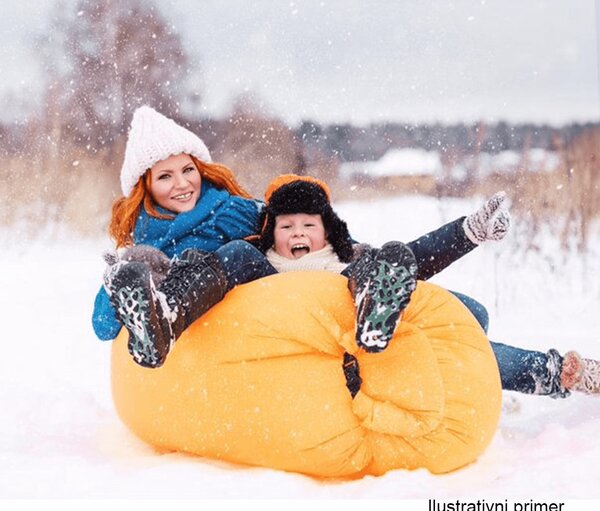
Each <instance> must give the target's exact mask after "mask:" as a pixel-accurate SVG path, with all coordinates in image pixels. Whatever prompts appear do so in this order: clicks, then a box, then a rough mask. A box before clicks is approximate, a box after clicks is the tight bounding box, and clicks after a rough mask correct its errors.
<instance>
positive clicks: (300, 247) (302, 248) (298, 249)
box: [290, 243, 310, 259]
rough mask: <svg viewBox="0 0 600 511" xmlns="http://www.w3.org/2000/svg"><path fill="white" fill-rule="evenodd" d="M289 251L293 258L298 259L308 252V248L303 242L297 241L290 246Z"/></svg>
mask: <svg viewBox="0 0 600 511" xmlns="http://www.w3.org/2000/svg"><path fill="white" fill-rule="evenodd" d="M290 252H291V253H292V256H293V257H294V258H295V259H300V258H301V257H303V256H305V255H306V254H308V253H309V252H310V248H308V245H305V244H304V243H297V244H296V245H294V246H292V249H291V251H290Z"/></svg>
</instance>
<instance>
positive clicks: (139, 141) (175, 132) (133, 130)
mask: <svg viewBox="0 0 600 511" xmlns="http://www.w3.org/2000/svg"><path fill="white" fill-rule="evenodd" d="M181 153H185V154H190V155H192V156H195V157H196V158H198V159H199V160H201V161H204V162H207V163H210V162H212V159H211V157H210V153H209V152H208V148H207V147H206V145H205V144H204V142H202V139H201V138H200V137H198V136H197V135H194V134H193V133H192V132H191V131H190V130H187V129H185V128H184V127H182V126H179V124H177V123H176V122H175V121H173V120H172V119H169V118H168V117H165V116H164V115H162V114H160V113H158V112H157V111H156V110H154V109H153V108H150V107H149V106H141V107H139V108H138V109H137V110H136V111H135V112H134V114H133V120H132V121H131V127H130V128H129V135H128V137H127V146H126V147H125V159H124V161H123V167H122V168H121V190H122V191H123V195H125V196H128V195H129V194H130V193H131V190H133V187H134V186H135V184H136V183H137V182H138V179H139V178H140V177H142V176H143V175H144V174H145V173H146V171H147V170H148V169H149V168H150V167H152V166H153V165H154V164H155V163H158V162H159V161H161V160H165V159H167V158H168V157H169V156H175V155H177V154H181Z"/></svg>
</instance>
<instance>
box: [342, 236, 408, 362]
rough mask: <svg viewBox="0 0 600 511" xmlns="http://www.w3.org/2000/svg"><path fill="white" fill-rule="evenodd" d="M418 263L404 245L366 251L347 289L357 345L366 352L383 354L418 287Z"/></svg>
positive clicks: (391, 243) (395, 242)
mask: <svg viewBox="0 0 600 511" xmlns="http://www.w3.org/2000/svg"><path fill="white" fill-rule="evenodd" d="M416 275H417V261H416V259H415V256H414V254H413V253H412V251H411V250H410V248H408V246H406V245H405V244H404V243H400V242H397V241H392V242H389V243H386V244H385V245H383V247H381V249H373V248H369V249H365V250H364V252H363V254H362V255H361V257H360V258H359V259H358V260H357V262H356V265H355V267H354V269H353V270H352V274H351V275H350V277H349V281H348V286H349V288H350V290H351V292H352V294H353V297H354V303H355V304H356V343H357V344H358V346H360V347H361V348H363V349H364V350H365V351H367V352H372V353H377V352H380V351H383V350H384V349H385V348H386V347H387V345H388V343H389V342H390V340H391V338H392V336H393V334H394V331H395V330H396V326H397V324H398V321H399V319H400V314H401V313H402V311H403V310H404V309H405V308H406V306H407V305H408V302H409V301H410V295H411V293H412V292H413V291H414V289H415V287H416V283H417V281H416Z"/></svg>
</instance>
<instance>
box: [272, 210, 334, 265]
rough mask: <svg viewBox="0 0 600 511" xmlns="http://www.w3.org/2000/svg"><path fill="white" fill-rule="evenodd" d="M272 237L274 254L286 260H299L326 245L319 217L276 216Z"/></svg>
mask: <svg viewBox="0 0 600 511" xmlns="http://www.w3.org/2000/svg"><path fill="white" fill-rule="evenodd" d="M274 235H275V247H274V249H275V252H277V253H278V254H279V255H280V256H282V257H286V258H287V259H300V258H301V257H302V256H305V255H306V254H308V253H309V252H314V251H315V250H321V249H322V248H324V247H325V245H326V243H327V241H326V236H325V227H323V220H322V219H321V215H306V214H304V213H295V214H293V215H278V216H277V217H275V232H274Z"/></svg>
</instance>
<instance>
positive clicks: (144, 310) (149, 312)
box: [108, 261, 173, 367]
mask: <svg viewBox="0 0 600 511" xmlns="http://www.w3.org/2000/svg"><path fill="white" fill-rule="evenodd" d="M108 285H109V286H110V289H109V291H110V292H109V297H110V301H111V303H112V305H113V307H114V309H115V311H116V313H117V316H118V317H119V320H120V321H121V323H122V324H123V326H125V328H126V329H127V331H128V332H129V341H128V344H127V346H128V349H129V353H130V354H131V355H132V357H133V359H134V360H135V361H136V362H137V363H138V364H140V365H141V366H144V367H160V366H161V365H162V364H163V363H164V361H165V358H166V356H167V354H168V353H169V350H170V349H171V345H172V343H173V332H172V330H171V325H170V321H169V320H168V319H167V318H168V316H169V315H170V310H169V307H168V305H167V303H166V299H165V297H164V295H163V296H161V294H160V293H158V292H157V290H156V288H155V285H154V282H153V280H152V275H151V273H150V269H149V267H148V266H147V265H145V264H144V263H140V262H137V261H134V262H130V263H126V264H123V265H121V266H120V267H119V268H118V270H117V271H116V272H115V273H114V274H113V275H112V278H111V279H110V281H109V283H108Z"/></svg>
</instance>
